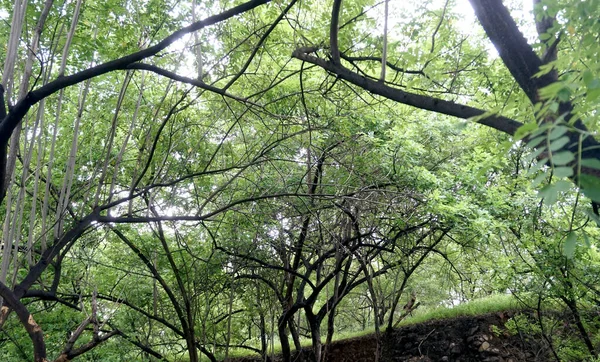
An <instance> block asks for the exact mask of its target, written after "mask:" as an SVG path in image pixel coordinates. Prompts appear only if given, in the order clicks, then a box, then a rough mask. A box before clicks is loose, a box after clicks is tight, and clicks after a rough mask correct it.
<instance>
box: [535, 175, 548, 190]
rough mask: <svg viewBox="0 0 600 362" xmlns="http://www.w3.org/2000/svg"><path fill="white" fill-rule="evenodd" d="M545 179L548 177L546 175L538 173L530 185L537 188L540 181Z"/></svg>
mask: <svg viewBox="0 0 600 362" xmlns="http://www.w3.org/2000/svg"><path fill="white" fill-rule="evenodd" d="M546 177H548V175H546V174H545V173H540V174H539V175H537V176H536V177H535V179H534V180H533V182H532V183H531V187H534V188H535V187H537V186H538V185H539V184H540V183H541V182H542V181H544V180H545V179H546Z"/></svg>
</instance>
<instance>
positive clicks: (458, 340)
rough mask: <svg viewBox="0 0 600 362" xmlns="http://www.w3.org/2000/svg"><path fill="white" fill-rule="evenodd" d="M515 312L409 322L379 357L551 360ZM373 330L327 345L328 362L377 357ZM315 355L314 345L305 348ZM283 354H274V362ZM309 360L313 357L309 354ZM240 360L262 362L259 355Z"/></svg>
mask: <svg viewBox="0 0 600 362" xmlns="http://www.w3.org/2000/svg"><path fill="white" fill-rule="evenodd" d="M514 314H515V312H494V313H487V314H483V315H478V316H460V317H455V318H448V319H442V320H433V321H428V322H424V323H419V324H414V325H409V326H404V327H400V328H397V329H394V330H393V331H391V332H382V334H381V339H380V341H381V349H382V353H381V359H380V361H406V362H416V361H422V362H429V361H455V362H470V361H483V362H521V361H548V360H550V359H551V358H550V356H549V351H548V349H547V348H545V347H544V346H543V345H542V344H540V343H537V342H536V341H535V339H534V338H528V337H526V336H521V337H520V336H519V334H518V333H516V334H515V333H509V330H508V328H507V326H506V322H507V321H508V320H509V319H510V318H511V317H512V316H513V315H514ZM376 347H377V338H376V337H375V335H374V334H370V335H365V336H361V337H356V338H350V339H345V340H339V341H335V342H333V343H332V344H331V345H329V346H328V347H327V349H326V353H327V359H326V360H327V361H329V362H367V361H369V362H370V361H373V360H374V357H375V350H376ZM303 353H305V354H308V355H309V354H310V353H311V352H310V348H307V349H305V350H304V352H303ZM279 360H280V357H278V356H275V359H274V361H279ZM308 360H310V357H309V358H308ZM232 361H235V362H259V361H261V359H260V358H259V357H244V358H236V359H233V360H232Z"/></svg>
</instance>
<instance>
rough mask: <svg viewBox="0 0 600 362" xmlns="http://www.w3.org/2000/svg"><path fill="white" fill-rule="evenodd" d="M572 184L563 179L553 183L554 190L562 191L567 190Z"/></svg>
mask: <svg viewBox="0 0 600 362" xmlns="http://www.w3.org/2000/svg"><path fill="white" fill-rule="evenodd" d="M572 186H573V184H572V183H571V182H570V181H564V180H561V181H557V182H556V183H555V184H554V187H555V188H556V191H562V192H566V191H569V190H570V189H571V187H572Z"/></svg>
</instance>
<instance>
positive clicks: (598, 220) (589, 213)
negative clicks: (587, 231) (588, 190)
mask: <svg viewBox="0 0 600 362" xmlns="http://www.w3.org/2000/svg"><path fill="white" fill-rule="evenodd" d="M585 214H586V215H587V216H588V217H589V218H590V219H592V220H593V221H594V222H595V223H596V225H598V227H600V217H598V215H596V214H594V212H593V211H592V210H585Z"/></svg>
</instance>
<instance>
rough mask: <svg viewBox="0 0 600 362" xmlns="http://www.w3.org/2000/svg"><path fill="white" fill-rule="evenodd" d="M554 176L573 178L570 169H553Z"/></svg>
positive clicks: (571, 169)
mask: <svg viewBox="0 0 600 362" xmlns="http://www.w3.org/2000/svg"><path fill="white" fill-rule="evenodd" d="M554 176H556V177H558V178H563V177H571V176H573V168H571V167H556V168H554Z"/></svg>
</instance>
